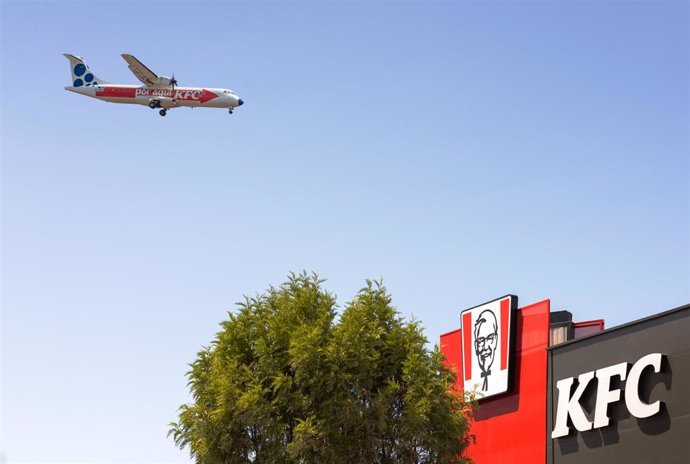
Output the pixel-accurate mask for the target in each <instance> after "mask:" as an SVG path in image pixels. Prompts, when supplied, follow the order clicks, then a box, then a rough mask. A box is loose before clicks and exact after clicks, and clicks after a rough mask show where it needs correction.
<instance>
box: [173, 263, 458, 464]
mask: <svg viewBox="0 0 690 464" xmlns="http://www.w3.org/2000/svg"><path fill="white" fill-rule="evenodd" d="M238 306H239V308H238V310H237V311H236V312H234V313H231V314H230V317H229V320H227V321H224V322H223V323H222V324H221V327H222V328H221V331H220V332H219V333H218V334H217V336H216V339H215V340H214V341H213V342H212V343H211V345H210V346H209V347H207V348H204V349H203V350H202V351H200V352H199V353H198V356H197V359H196V360H195V361H194V362H193V363H192V364H191V370H190V371H189V373H188V377H189V386H190V389H191V392H192V395H193V401H192V402H191V403H190V404H185V405H183V406H181V408H180V413H179V419H178V422H177V423H172V424H171V429H170V434H171V435H172V437H173V438H174V440H175V443H176V444H177V445H178V446H180V447H181V448H184V447H189V450H190V452H191V454H192V456H193V458H194V459H195V460H196V462H197V463H199V464H220V463H222V464H235V463H237V464H240V463H242V464H245V463H253V464H285V463H295V464H297V463H300V464H301V463H305V464H306V463H314V464H325V463H335V464H339V463H347V464H360V463H361V464H373V463H378V464H389V463H390V464H421V463H462V462H467V461H468V460H467V459H466V458H463V457H462V454H463V451H464V449H465V448H466V446H467V445H468V444H469V440H470V435H469V432H468V421H467V419H466V417H467V415H468V412H469V408H470V407H471V401H469V400H467V399H465V398H463V397H462V396H459V395H456V394H455V393H453V390H452V385H453V384H454V380H455V375H454V373H453V372H451V371H450V370H449V369H447V368H446V367H445V365H444V362H443V357H442V355H441V353H440V352H439V350H438V348H435V349H434V350H429V349H428V348H427V347H426V344H427V340H426V338H425V337H424V335H423V331H422V328H421V326H420V324H419V323H418V322H417V321H413V322H406V321H404V320H403V318H402V317H401V316H400V314H399V313H398V312H397V311H396V309H395V308H394V307H393V306H392V305H391V297H390V295H389V294H388V293H387V292H386V289H385V288H384V287H383V286H382V285H381V283H380V282H373V281H367V283H366V286H365V287H364V288H363V289H361V290H360V291H359V293H358V294H357V295H356V296H355V298H354V299H353V300H352V301H351V302H350V303H348V304H347V305H346V307H345V308H344V310H343V311H342V314H341V316H340V318H339V320H337V321H336V301H335V297H334V296H333V295H332V294H331V293H328V292H327V291H325V290H324V289H323V281H322V280H320V279H319V278H318V277H317V276H315V275H311V276H309V275H307V274H299V275H295V274H293V275H291V276H290V277H289V279H288V281H287V282H285V283H284V284H282V285H280V286H279V287H277V288H276V287H271V288H269V289H268V291H267V292H266V293H265V294H262V295H258V296H256V297H254V298H246V299H245V301H244V302H243V303H240V304H239V305H238Z"/></svg>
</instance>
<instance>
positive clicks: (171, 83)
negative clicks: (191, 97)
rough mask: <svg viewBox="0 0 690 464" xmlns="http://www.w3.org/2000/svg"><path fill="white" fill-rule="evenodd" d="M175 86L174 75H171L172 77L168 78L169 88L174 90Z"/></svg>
mask: <svg viewBox="0 0 690 464" xmlns="http://www.w3.org/2000/svg"><path fill="white" fill-rule="evenodd" d="M176 85H177V79H175V73H173V74H172V77H171V78H170V87H171V88H172V89H173V90H175V86H176Z"/></svg>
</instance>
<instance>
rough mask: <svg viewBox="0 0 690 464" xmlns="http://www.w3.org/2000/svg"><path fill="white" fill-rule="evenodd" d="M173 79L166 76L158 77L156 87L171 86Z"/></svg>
mask: <svg viewBox="0 0 690 464" xmlns="http://www.w3.org/2000/svg"><path fill="white" fill-rule="evenodd" d="M173 82H174V79H173V78H171V77H167V76H160V77H158V79H156V85H172V83H173Z"/></svg>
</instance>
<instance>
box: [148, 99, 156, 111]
mask: <svg viewBox="0 0 690 464" xmlns="http://www.w3.org/2000/svg"><path fill="white" fill-rule="evenodd" d="M149 108H151V109H152V110H153V109H156V108H158V102H155V101H152V102H151V103H149Z"/></svg>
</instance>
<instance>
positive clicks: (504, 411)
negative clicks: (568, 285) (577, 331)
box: [441, 300, 551, 464]
mask: <svg viewBox="0 0 690 464" xmlns="http://www.w3.org/2000/svg"><path fill="white" fill-rule="evenodd" d="M550 305H551V303H550V301H549V300H544V301H541V302H539V303H535V304H533V305H529V306H525V307H524V308H520V309H519V310H518V312H517V330H516V339H515V359H514V361H515V363H514V369H515V371H514V372H515V383H514V386H515V388H514V389H513V392H512V393H508V394H506V395H503V396H501V397H499V398H493V399H489V400H486V401H481V402H480V404H479V409H478V410H477V411H475V414H474V418H473V420H472V430H471V433H472V434H473V435H474V436H475V437H476V441H477V442H476V444H473V445H471V446H470V449H469V452H468V453H467V455H468V456H469V457H471V458H472V459H473V460H474V462H475V463H476V464H488V463H500V464H504V463H529V464H543V463H545V462H546V374H547V372H546V370H547V358H546V348H547V346H548V343H549V311H550ZM461 337H462V330H461V329H458V330H454V331H452V332H449V333H446V334H444V335H441V352H442V353H443V354H444V355H445V356H446V362H447V363H448V364H449V365H451V366H453V367H454V368H455V370H456V372H457V381H456V383H455V387H456V388H457V390H458V391H460V392H462V352H461V351H462V341H461V340H462V339H461Z"/></svg>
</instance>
